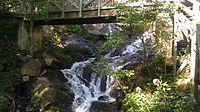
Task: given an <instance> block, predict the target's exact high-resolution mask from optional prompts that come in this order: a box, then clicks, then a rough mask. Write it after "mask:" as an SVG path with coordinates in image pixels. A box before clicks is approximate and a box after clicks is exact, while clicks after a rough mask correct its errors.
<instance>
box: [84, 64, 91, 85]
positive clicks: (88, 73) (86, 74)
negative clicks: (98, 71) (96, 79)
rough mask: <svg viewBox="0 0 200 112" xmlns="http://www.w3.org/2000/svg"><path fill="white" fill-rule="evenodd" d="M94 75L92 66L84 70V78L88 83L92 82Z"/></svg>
mask: <svg viewBox="0 0 200 112" xmlns="http://www.w3.org/2000/svg"><path fill="white" fill-rule="evenodd" d="M92 73H93V70H92V65H88V66H86V67H84V68H83V75H82V77H83V78H84V79H86V80H87V81H88V82H91V74H92Z"/></svg>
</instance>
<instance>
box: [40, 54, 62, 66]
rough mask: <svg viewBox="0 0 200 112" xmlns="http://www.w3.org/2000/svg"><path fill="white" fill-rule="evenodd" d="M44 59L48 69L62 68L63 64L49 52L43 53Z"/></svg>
mask: <svg viewBox="0 0 200 112" xmlns="http://www.w3.org/2000/svg"><path fill="white" fill-rule="evenodd" d="M42 56H43V59H44V62H45V65H46V67H47V68H61V67H62V66H63V63H62V62H61V61H59V60H58V59H57V58H58V57H55V56H53V55H52V54H50V53H48V52H44V53H43V55H42Z"/></svg>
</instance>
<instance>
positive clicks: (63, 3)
mask: <svg viewBox="0 0 200 112" xmlns="http://www.w3.org/2000/svg"><path fill="white" fill-rule="evenodd" d="M64 16H65V0H62V18H64Z"/></svg>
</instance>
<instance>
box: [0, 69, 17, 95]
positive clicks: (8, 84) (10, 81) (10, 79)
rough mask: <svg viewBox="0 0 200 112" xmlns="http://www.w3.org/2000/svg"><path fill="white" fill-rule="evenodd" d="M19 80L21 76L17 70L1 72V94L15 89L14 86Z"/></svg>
mask: <svg viewBox="0 0 200 112" xmlns="http://www.w3.org/2000/svg"><path fill="white" fill-rule="evenodd" d="M18 81H20V80H19V76H18V74H16V71H15V70H13V71H8V72H0V85H1V86H0V95H1V94H4V93H9V92H11V91H12V90H14V87H15V85H16V84H17V83H18Z"/></svg>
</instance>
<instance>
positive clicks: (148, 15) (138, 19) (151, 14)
mask: <svg viewBox="0 0 200 112" xmlns="http://www.w3.org/2000/svg"><path fill="white" fill-rule="evenodd" d="M161 6H162V4H160V3H156V4H154V5H152V6H151V7H148V8H144V7H128V6H126V4H117V5H116V8H117V9H118V15H119V17H118V20H119V21H120V22H122V23H123V24H124V26H125V29H126V30H127V31H129V32H132V33H133V34H141V33H143V32H144V31H146V30H148V29H149V27H150V25H151V24H152V22H153V21H154V20H155V18H156V16H157V15H158V13H159V11H160V10H159V7H161Z"/></svg>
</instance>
